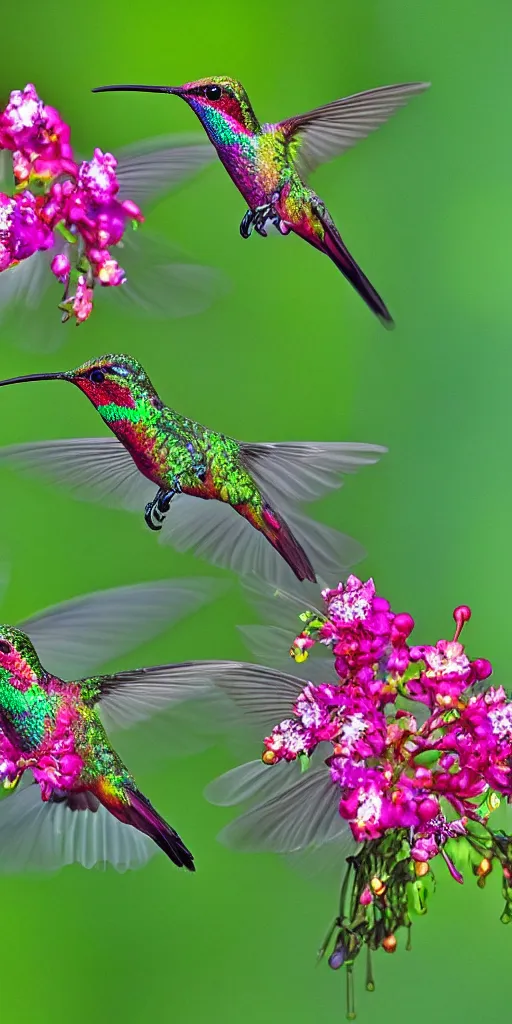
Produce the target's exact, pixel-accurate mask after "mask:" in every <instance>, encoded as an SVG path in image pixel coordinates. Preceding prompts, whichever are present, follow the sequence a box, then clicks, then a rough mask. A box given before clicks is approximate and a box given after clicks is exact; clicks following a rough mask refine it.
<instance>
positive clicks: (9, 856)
mask: <svg viewBox="0 0 512 1024" xmlns="http://www.w3.org/2000/svg"><path fill="white" fill-rule="evenodd" d="M29 777H31V773H27V774H26V778H27V779H28V778H29ZM157 852H158V849H157V847H156V846H155V844H154V843H152V842H151V840H150V839H149V838H148V837H147V836H145V835H143V834H142V833H141V832H138V831H137V830H136V829H134V828H131V827H130V826H129V825H124V824H122V823H121V822H120V821H118V820H117V818H114V817H113V815H112V814H109V812H108V811H107V810H106V808H105V807H103V806H102V805H101V804H100V803H99V801H98V800H96V797H94V796H93V795H92V793H77V794H70V795H66V794H64V793H62V794H59V793H58V792H55V793H54V795H53V797H52V798H51V799H50V800H48V801H43V800H41V790H40V788H39V786H38V785H37V784H33V785H25V786H23V787H22V785H21V784H20V787H19V788H18V789H17V790H16V791H15V792H14V793H13V794H12V795H11V796H9V797H6V798H4V799H3V800H2V801H1V803H0V872H6V873H18V872H22V871H57V870H58V869H59V868H62V867H65V866H66V865H67V864H75V863H78V864H82V866H83V867H84V868H93V867H98V868H106V866H107V864H111V865H112V866H113V867H114V868H115V869H116V871H128V870H133V869H135V868H139V867H142V865H143V864H146V863H147V861H148V860H149V859H150V857H152V856H153V855H154V854H155V853H157Z"/></svg>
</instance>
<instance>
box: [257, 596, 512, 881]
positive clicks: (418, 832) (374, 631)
mask: <svg viewBox="0 0 512 1024" xmlns="http://www.w3.org/2000/svg"><path fill="white" fill-rule="evenodd" d="M322 596H323V598H324V600H325V602H326V615H325V618H319V617H318V616H313V615H311V614H310V613H305V614H304V615H303V616H301V618H302V619H303V621H304V622H305V628H304V630H303V631H302V633H301V634H300V635H299V636H298V637H297V638H296V640H295V642H294V645H293V648H292V652H291V653H292V656H294V657H298V658H299V659H300V660H304V656H305V654H306V655H307V652H308V650H309V649H310V648H311V647H312V646H313V645H314V644H315V643H320V644H322V645H324V646H327V647H329V648H330V649H331V650H332V652H333V656H334V664H335V669H336V673H337V675H338V677H339V682H338V683H337V684H332V683H321V684H319V685H313V684H311V683H308V685H307V686H305V688H304V690H303V691H302V693H301V695H300V697H299V699H298V700H297V702H296V704H295V706H294V708H293V716H294V717H290V718H289V719H286V720H284V721H282V722H280V723H279V725H277V726H276V727H275V728H274V729H273V730H272V733H271V734H270V736H268V737H267V738H266V739H265V752H264V754H263V758H264V760H265V762H266V763H267V764H273V763H276V762H277V761H280V760H282V759H285V760H288V761H291V760H295V759H296V758H297V757H300V758H303V759H304V758H305V759H307V758H309V757H310V756H311V754H312V753H313V751H314V750H315V748H316V747H317V745H318V744H319V743H325V742H326V741H327V742H329V743H330V744H331V745H332V754H331V755H330V756H329V758H328V759H327V764H328V765H329V769H330V774H331V779H332V782H333V785H336V786H337V787H339V795H340V802H339V811H340V815H341V816H342V817H343V818H345V819H346V820H347V821H348V822H349V823H350V827H351V830H352V833H353V835H354V838H355V839H356V840H357V841H358V842H364V841H366V840H374V839H379V838H381V837H383V836H384V835H385V834H386V833H387V832H388V831H389V830H396V829H407V830H411V834H412V835H413V837H414V838H413V848H412V857H413V858H417V859H418V860H425V859H427V860H428V859H430V858H431V857H434V856H436V854H437V853H438V852H439V850H440V848H441V847H442V846H443V845H444V842H445V841H447V840H448V839H449V838H450V837H451V833H450V828H455V826H454V825H450V826H449V825H448V824H447V825H446V827H443V828H441V827H440V823H441V822H448V820H449V817H450V815H451V816H452V817H455V818H456V820H457V821H459V823H462V824H460V828H462V829H463V830H464V831H466V830H465V827H464V822H466V823H467V821H468V820H473V821H481V820H482V819H486V817H487V816H488V814H489V813H490V810H492V809H493V802H494V804H495V805H497V804H498V803H499V799H500V797H501V796H503V797H505V798H507V799H510V798H511V797H512V770H511V766H512V702H511V701H509V700H508V698H507V696H506V694H505V691H504V690H503V688H502V687H499V688H493V687H489V688H488V689H487V690H485V691H484V692H474V684H476V683H481V681H482V680H484V679H486V678H487V677H488V676H489V675H490V674H491V671H492V667H491V665H490V663H489V662H488V661H486V660H484V659H477V660H474V661H470V660H469V658H468V657H467V655H466V653H465V651H464V647H463V645H462V644H461V643H460V642H459V635H460V631H461V629H462V627H463V625H464V622H466V621H467V620H468V619H469V617H470V614H471V613H470V610H469V608H467V607H465V606H464V607H461V608H457V609H456V610H455V612H454V618H455V621H456V632H455V637H454V639H453V640H440V641H439V642H438V643H437V644H435V645H434V646H430V645H427V646H421V647H419V646H413V647H411V646H409V644H408V638H409V636H410V634H411V632H412V630H413V628H414V620H413V619H412V618H411V616H410V615H407V614H398V615H397V614H395V613H394V612H392V610H391V608H390V605H389V602H388V601H386V600H385V599H384V598H382V597H379V596H378V595H377V594H376V593H375V587H374V584H373V581H372V580H368V581H367V582H366V583H362V582H361V581H360V580H359V579H357V578H356V577H355V576H350V577H349V579H348V581H347V583H346V584H341V583H340V585H339V586H338V588H337V589H336V590H327V591H324V592H323V595H322ZM404 699H405V701H406V702H407V703H408V704H409V707H403V706H402V707H401V706H399V705H400V704H401V703H403V701H404ZM415 705H416V707H415ZM420 711H421V712H422V713H421V714H420ZM498 794H499V795H498ZM457 827H459V826H457ZM415 837H417V839H416V838H415ZM452 873H453V872H452ZM454 877H456V874H455V875H454Z"/></svg>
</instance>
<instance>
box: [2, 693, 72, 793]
mask: <svg viewBox="0 0 512 1024" xmlns="http://www.w3.org/2000/svg"><path fill="white" fill-rule="evenodd" d="M75 718H76V711H75V710H74V709H73V707H72V706H71V704H69V703H63V704H62V705H61V707H60V708H59V710H58V712H57V718H56V722H55V727H54V729H53V730H52V731H51V733H50V734H49V735H48V737H47V738H46V739H45V741H44V743H43V744H42V746H41V747H40V748H39V749H38V750H37V751H34V752H30V753H28V754H27V753H26V752H24V751H22V750H21V749H17V748H16V747H15V746H14V744H13V743H12V742H11V741H10V740H9V739H8V737H7V736H6V735H5V733H3V732H0V778H1V779H2V782H3V785H4V788H6V789H9V788H13V786H14V785H15V784H16V783H17V782H18V781H19V779H20V778H21V776H22V774H23V772H24V771H26V770H27V769H31V770H32V774H33V776H34V779H35V780H36V782H38V783H39V786H40V789H41V799H42V800H45V801H46V800H50V798H51V796H52V793H53V791H54V790H55V789H71V790H72V789H73V788H74V786H75V784H76V782H77V780H78V777H79V775H80V772H81V771H82V768H83V761H82V758H81V757H79V756H78V754H77V753H76V751H75V738H74V734H73V722H74V719H75Z"/></svg>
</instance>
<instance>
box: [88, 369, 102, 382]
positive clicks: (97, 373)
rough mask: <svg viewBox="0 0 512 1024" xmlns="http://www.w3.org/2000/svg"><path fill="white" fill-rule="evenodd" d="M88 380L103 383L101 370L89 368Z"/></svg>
mask: <svg viewBox="0 0 512 1024" xmlns="http://www.w3.org/2000/svg"><path fill="white" fill-rule="evenodd" d="M89 380H92V382H93V384H103V381H104V380H105V374H104V373H103V370H91V372H90V374H89Z"/></svg>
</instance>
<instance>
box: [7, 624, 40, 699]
mask: <svg viewBox="0 0 512 1024" xmlns="http://www.w3.org/2000/svg"><path fill="white" fill-rule="evenodd" d="M2 669H4V670H5V671H6V672H9V673H10V674H12V675H13V676H15V678H16V680H18V682H19V684H21V686H20V688H23V689H27V688H28V687H29V686H30V685H31V683H35V682H37V681H38V679H41V678H42V677H43V676H44V674H45V673H44V669H43V667H42V665H41V662H40V661H39V658H38V656H37V654H36V651H35V648H34V645H33V643H32V641H31V640H29V638H28V636H27V634H26V633H23V632H22V630H21V629H15V628H14V626H7V625H4V626H1V625H0V671H1V670H2Z"/></svg>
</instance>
